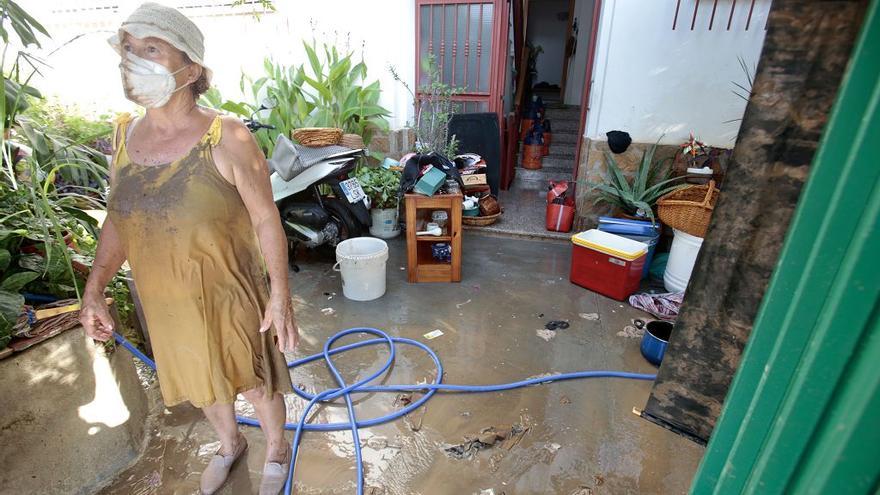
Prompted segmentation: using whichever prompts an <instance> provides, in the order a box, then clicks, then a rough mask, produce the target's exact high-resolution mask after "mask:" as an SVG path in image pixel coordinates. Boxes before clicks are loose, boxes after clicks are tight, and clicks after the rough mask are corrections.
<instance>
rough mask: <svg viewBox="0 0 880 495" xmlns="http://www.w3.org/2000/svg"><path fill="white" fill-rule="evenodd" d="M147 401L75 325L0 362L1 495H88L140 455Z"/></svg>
mask: <svg viewBox="0 0 880 495" xmlns="http://www.w3.org/2000/svg"><path fill="white" fill-rule="evenodd" d="M151 401H152V399H151V398H150V396H149V395H148V392H146V391H145V388H144V386H143V385H142V384H141V381H140V379H139V378H138V374H137V370H136V369H135V365H134V361H133V358H132V356H131V354H129V353H128V352H126V351H125V350H124V349H122V348H118V349H117V350H116V351H115V352H113V353H110V354H109V355H107V354H105V353H104V350H103V347H101V346H99V345H95V344H93V343H92V340H91V339H88V338H86V337H85V334H84V333H83V330H82V328H80V327H77V328H74V329H71V330H68V331H66V332H64V333H62V334H60V335H57V336H55V337H53V338H51V339H49V340H47V341H45V342H42V343H40V344H37V345H35V346H34V347H32V348H30V349H28V350H26V351H23V352H20V353H17V354H14V355H12V356H10V357H8V358H6V359H3V360H0V466H2V469H0V487H2V488H0V491H2V492H3V493H64V494H89V493H94V492H95V491H96V489H97V488H98V487H100V486H101V485H102V484H104V483H105V482H107V481H109V480H110V479H112V478H113V477H114V476H116V474H117V473H119V472H120V471H121V470H123V469H125V468H127V467H128V466H129V465H130V464H131V463H132V462H134V461H135V460H136V459H137V458H138V457H139V455H140V453H141V451H142V446H143V445H144V441H145V435H146V433H147V431H148V430H147V428H148V421H147V418H148V413H149V411H150V404H151Z"/></svg>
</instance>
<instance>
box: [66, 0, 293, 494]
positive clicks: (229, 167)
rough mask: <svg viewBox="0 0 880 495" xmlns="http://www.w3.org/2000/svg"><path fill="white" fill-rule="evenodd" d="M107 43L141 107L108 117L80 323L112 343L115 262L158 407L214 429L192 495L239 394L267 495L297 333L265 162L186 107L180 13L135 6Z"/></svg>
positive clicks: (238, 137)
mask: <svg viewBox="0 0 880 495" xmlns="http://www.w3.org/2000/svg"><path fill="white" fill-rule="evenodd" d="M110 43H111V45H113V47H114V48H115V49H116V50H117V51H118V52H119V55H120V56H121V62H120V64H119V67H120V71H121V74H122V84H123V88H124V90H125V95H126V97H127V98H128V99H130V100H131V101H133V102H135V103H137V104H138V105H141V106H143V107H145V109H146V111H145V114H144V116H142V117H135V118H132V117H130V116H129V115H127V114H123V115H122V116H121V117H120V118H119V119H117V125H116V129H115V134H114V139H113V142H114V152H113V160H112V166H111V171H110V184H111V192H110V199H109V202H108V207H107V210H108V216H107V219H106V221H105V222H104V225H103V228H102V229H101V237H100V243H99V245H98V252H97V257H96V259H95V264H94V266H93V269H92V272H91V274H90V276H89V280H88V283H87V285H86V288H85V292H84V295H83V307H82V312H81V317H80V318H81V322H82V324H83V326H84V327H85V331H86V333H87V334H88V335H89V336H90V337H92V338H94V339H97V340H102V341H105V340H108V339H110V338H112V335H113V322H112V320H111V318H110V316H109V314H108V312H107V308H106V306H105V303H104V297H103V290H104V287H105V286H106V285H107V283H108V282H109V281H110V279H111V278H112V277H113V275H114V274H115V273H116V271H117V270H118V269H119V267H120V265H121V264H122V262H123V261H124V260H126V259H127V260H128V262H129V264H130V266H131V270H132V275H133V278H134V282H135V285H136V287H137V291H138V295H139V297H140V300H141V303H142V304H143V309H144V314H145V316H146V320H147V324H148V327H149V331H150V339H151V343H152V346H153V352H154V356H155V359H156V365H157V368H158V375H159V385H160V389H161V391H162V397H163V399H164V402H165V404H166V406H173V405H175V404H178V403H181V402H184V401H189V402H190V403H191V404H192V405H194V406H195V407H198V408H201V409H202V411H204V413H205V416H206V417H207V418H208V421H209V422H210V423H211V425H212V426H213V427H214V429H215V430H216V432H217V435H218V436H219V438H220V448H219V449H218V451H217V453H216V455H214V456H213V458H212V459H211V461H210V462H209V464H208V466H207V467H206V468H205V470H204V472H203V473H202V477H201V491H202V493H206V494H210V493H213V492H215V491H217V490H218V489H219V488H220V486H221V485H222V484H223V483H224V481H225V480H226V477H227V475H228V473H229V470H230V468H231V467H232V464H233V463H234V462H235V461H236V459H238V458H239V457H240V456H241V454H242V453H243V452H244V451H245V449H246V448H247V441H246V440H245V437H244V436H243V435H242V434H241V433H240V432H239V431H238V426H237V424H236V421H235V413H234V410H233V402H234V400H235V398H236V395H237V394H239V393H241V394H242V395H243V396H244V398H245V399H247V400H248V401H249V402H251V403H252V404H253V406H254V409H255V411H256V415H257V417H258V418H259V420H260V424H261V427H262V429H263V432H264V433H265V435H266V438H267V449H266V464H265V466H264V470H263V479H262V482H261V486H260V493H261V494H273V495H275V494H277V493H278V492H280V491H281V489H282V488H283V485H284V482H285V480H286V477H287V471H288V467H289V463H290V450H289V446H288V444H287V441H286V440H285V438H284V429H283V427H284V422H285V417H286V414H285V407H284V401H283V398H282V393H284V392H286V391H289V390H290V389H291V381H290V375H289V373H288V369H287V366H286V362H285V358H284V355H283V354H282V352H284V351H292V350H293V349H294V347H295V346H296V344H297V339H298V331H297V328H296V325H295V324H294V317H293V309H292V308H291V299H290V292H289V286H288V272H287V251H286V242H285V238H284V232H283V230H282V227H281V223H280V219H279V215H278V211H277V209H276V208H275V205H274V203H273V201H272V191H271V187H270V184H269V177H268V167H267V165H266V162H265V158H264V157H263V155H262V154H261V152H260V149H259V148H258V147H257V145H256V143H255V141H254V139H253V137H252V136H251V135H250V133H249V132H248V130H247V128H246V127H245V126H244V125H243V124H242V123H241V122H240V121H238V120H236V119H233V118H227V117H222V116H220V115H218V114H217V113H216V112H214V111H212V110H208V109H205V108H202V107H200V106H199V105H197V104H196V100H197V98H198V96H199V95H200V94H202V93H203V92H205V91H206V90H207V89H208V85H209V83H210V80H211V71H210V70H208V68H207V67H205V64H204V63H203V56H204V45H203V36H202V33H201V32H200V31H199V29H198V27H196V25H195V24H194V23H193V22H192V21H190V20H189V19H188V18H186V17H185V16H184V15H183V14H181V13H180V12H178V11H177V10H175V9H172V8H168V7H164V6H161V5H157V4H154V3H145V4H143V5H141V6H140V7H139V8H138V9H137V10H136V11H135V12H134V13H132V14H131V16H130V17H129V18H128V19H127V20H126V21H125V22H124V23H122V26H121V28H120V30H119V33H118V34H117V35H115V36H113V37H112V38H111V39H110ZM267 275H268V278H269V279H270V280H271V287H270V283H269V282H270V280H267Z"/></svg>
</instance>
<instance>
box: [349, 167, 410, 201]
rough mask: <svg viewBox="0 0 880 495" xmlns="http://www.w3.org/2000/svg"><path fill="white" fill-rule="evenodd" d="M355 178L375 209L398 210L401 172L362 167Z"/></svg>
mask: <svg viewBox="0 0 880 495" xmlns="http://www.w3.org/2000/svg"><path fill="white" fill-rule="evenodd" d="M355 176H356V177H357V179H358V182H360V183H361V187H362V188H363V189H364V193H366V195H367V196H369V197H370V204H371V205H372V207H373V208H380V209H381V208H397V206H398V200H399V198H398V191H399V189H400V172H395V171H393V170H390V169H387V168H384V167H368V166H361V167H360V168H359V169H358V171H357V173H356V174H355Z"/></svg>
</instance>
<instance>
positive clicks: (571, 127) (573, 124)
mask: <svg viewBox="0 0 880 495" xmlns="http://www.w3.org/2000/svg"><path fill="white" fill-rule="evenodd" d="M548 118H549V117H548ZM550 127H551V129H553V132H554V133H557V132H574V133H577V132H578V131H579V130H580V123H579V122H578V121H577V119H572V120H568V119H566V120H557V119H553V118H550Z"/></svg>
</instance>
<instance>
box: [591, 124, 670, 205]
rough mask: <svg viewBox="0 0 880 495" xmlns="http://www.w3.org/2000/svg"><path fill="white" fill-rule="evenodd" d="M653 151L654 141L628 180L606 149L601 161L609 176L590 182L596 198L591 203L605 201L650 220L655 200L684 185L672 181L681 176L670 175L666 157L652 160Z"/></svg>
mask: <svg viewBox="0 0 880 495" xmlns="http://www.w3.org/2000/svg"><path fill="white" fill-rule="evenodd" d="M658 143H659V141H658ZM656 150H657V143H655V144H653V145H651V147H650V148H648V149H647V150H645V152H644V153H643V154H642V160H641V162H640V163H639V168H638V169H637V170H636V173H635V175H634V176H633V178H632V181H630V180H629V179H627V177H626V175H625V174H624V173H623V170H621V168H620V166H618V164H617V161H616V160H615V159H614V155H612V154H611V153H609V152H607V151H606V152H605V164H606V165H607V166H608V175H609V177H608V180H607V181H606V182H604V183H600V184H591V186H592V187H593V188H595V189H597V190H598V191H599V197H598V198H596V200H595V201H594V204H596V203H607V204H609V205H612V206H616V207H618V208H620V209H621V210H623V211H624V212H625V213H627V214H629V215H634V216H640V217H647V218H650V219H651V221H652V222H653V221H654V211H653V209H654V205H655V204H656V203H657V200H658V199H660V198H661V197H662V196H664V195H666V194H668V193H670V192H672V191H676V190H678V189H681V188H682V187H687V185H685V184H679V185H674V184H673V183H674V182H676V181H679V180H681V179H683V178H684V177H671V174H672V170H671V167H669V166H668V165H667V164H668V162H669V161H671V159H670V158H666V159H663V160H658V161H654V153H655V152H656Z"/></svg>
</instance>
